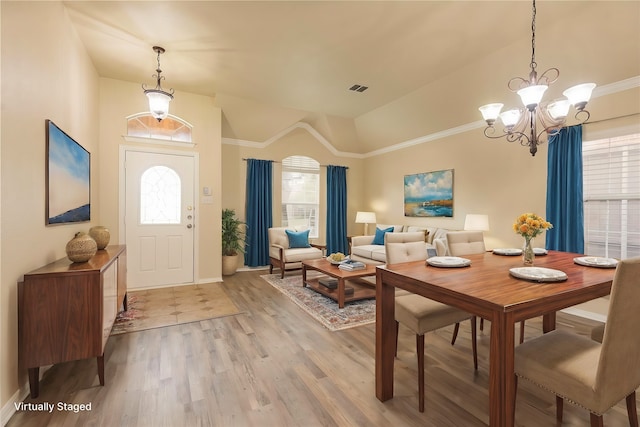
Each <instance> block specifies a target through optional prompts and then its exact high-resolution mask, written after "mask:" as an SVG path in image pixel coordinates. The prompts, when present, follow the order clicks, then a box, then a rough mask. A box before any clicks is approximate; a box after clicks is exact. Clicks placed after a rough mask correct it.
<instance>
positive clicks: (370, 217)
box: [356, 212, 376, 236]
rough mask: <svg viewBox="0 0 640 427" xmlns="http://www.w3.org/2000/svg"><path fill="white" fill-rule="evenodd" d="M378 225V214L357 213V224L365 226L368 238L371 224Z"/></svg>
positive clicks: (365, 233)
mask: <svg viewBox="0 0 640 427" xmlns="http://www.w3.org/2000/svg"><path fill="white" fill-rule="evenodd" d="M375 223H376V213H375V212H358V213H356V224H364V235H365V236H368V235H369V234H368V232H369V230H368V227H369V224H375Z"/></svg>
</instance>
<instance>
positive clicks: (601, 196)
mask: <svg viewBox="0 0 640 427" xmlns="http://www.w3.org/2000/svg"><path fill="white" fill-rule="evenodd" d="M582 157H583V158H582V161H583V174H584V176H583V179H584V195H583V197H584V231H585V239H584V241H585V253H587V254H589V255H594V256H603V257H611V258H618V259H625V258H632V257H637V256H640V134H634V135H627V136H621V137H616V138H608V139H600V140H597V141H584V142H583V144H582Z"/></svg>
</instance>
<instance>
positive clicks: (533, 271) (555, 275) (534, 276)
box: [509, 267, 567, 282]
mask: <svg viewBox="0 0 640 427" xmlns="http://www.w3.org/2000/svg"><path fill="white" fill-rule="evenodd" d="M509 273H511V275H512V276H513V277H517V278H518V279H526V280H533V281H534V282H561V281H563V280H567V275H566V274H565V272H563V271H560V270H553V269H551V268H543V267H516V268H512V269H510V270H509Z"/></svg>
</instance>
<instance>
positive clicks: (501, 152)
mask: <svg viewBox="0 0 640 427" xmlns="http://www.w3.org/2000/svg"><path fill="white" fill-rule="evenodd" d="M443 169H453V170H454V175H453V182H454V184H453V185H454V212H453V218H415V217H405V216H404V209H403V208H404V205H403V203H404V193H403V192H404V187H403V186H404V176H405V175H411V174H416V173H422V172H430V171H437V170H443ZM546 173H547V170H546V146H542V147H540V149H539V151H538V153H537V154H536V156H535V157H532V156H531V155H530V154H529V152H528V150H527V149H526V148H523V147H521V146H520V145H519V144H509V143H507V142H504V141H491V140H487V139H486V138H484V136H483V135H482V131H481V130H480V129H478V130H475V131H471V132H467V133H463V134H458V135H454V136H451V137H448V138H445V139H439V140H436V141H432V142H428V143H424V144H420V145H417V146H413V147H409V148H405V149H402V150H398V151H393V152H391V153H386V154H384V155H380V156H375V157H371V158H367V159H366V162H365V182H367V185H366V187H365V195H366V197H365V200H366V202H367V205H366V206H365V208H366V209H371V210H372V211H374V212H376V214H377V218H378V221H379V222H380V223H383V224H409V225H428V226H437V227H443V228H449V229H458V230H461V229H462V228H463V226H464V219H465V215H466V214H470V213H472V214H487V215H489V226H490V228H491V230H489V231H488V232H486V233H485V239H486V244H487V246H488V248H496V247H512V246H514V245H515V246H519V245H520V244H521V243H522V242H521V239H518V236H517V235H516V234H515V233H514V232H513V231H512V229H511V225H512V224H513V222H514V219H515V218H516V216H518V215H519V214H521V213H523V212H536V213H538V214H539V215H542V216H544V214H545V197H546V194H545V188H546ZM538 239H539V240H540V241H539V242H535V243H536V244H540V245H542V246H543V245H544V241H543V237H539V238H538Z"/></svg>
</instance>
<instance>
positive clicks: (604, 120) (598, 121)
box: [583, 113, 640, 125]
mask: <svg viewBox="0 0 640 427" xmlns="http://www.w3.org/2000/svg"><path fill="white" fill-rule="evenodd" d="M639 114H640V113H631V114H626V115H624V116H617V117H609V118H608V119H601V120H595V121H593V122H584V123H583V125H592V124H595V123H602V122H608V121H610V120H617V119H624V118H626V117H633V116H637V115H639Z"/></svg>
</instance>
